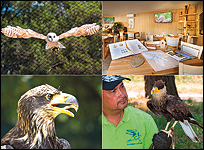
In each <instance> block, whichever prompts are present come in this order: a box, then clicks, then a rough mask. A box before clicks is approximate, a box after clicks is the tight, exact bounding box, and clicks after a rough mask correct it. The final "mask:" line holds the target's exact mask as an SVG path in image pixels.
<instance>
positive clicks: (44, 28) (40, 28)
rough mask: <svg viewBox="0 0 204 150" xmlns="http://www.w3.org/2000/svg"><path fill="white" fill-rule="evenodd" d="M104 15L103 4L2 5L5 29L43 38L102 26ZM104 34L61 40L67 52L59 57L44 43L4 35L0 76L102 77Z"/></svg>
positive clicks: (37, 3) (63, 50) (42, 2)
mask: <svg viewBox="0 0 204 150" xmlns="http://www.w3.org/2000/svg"><path fill="white" fill-rule="evenodd" d="M101 15H102V3H101V1H1V27H2V28H4V27H6V26H8V25H10V26H13V27H16V26H20V27H22V28H24V29H31V30H33V31H35V32H37V33H41V34H43V35H47V34H48V33H49V32H55V33H56V34H57V35H60V34H62V33H64V32H66V31H68V30H70V29H71V28H74V27H80V26H81V25H84V24H92V23H96V24H97V25H100V26H102V16H101ZM101 32H102V31H101V30H100V32H99V33H96V34H94V35H91V36H81V37H74V36H71V37H68V38H65V39H61V40H60V41H59V42H60V43H62V45H64V46H65V47H66V49H60V51H59V54H58V55H56V54H55V53H52V50H51V49H48V50H46V49H45V45H46V41H45V40H41V39H36V38H29V39H23V38H19V39H15V38H9V37H7V36H5V35H3V34H1V74H4V75H5V74H10V75H19V74H20V75H30V74H31V75H50V74H52V75H53V74H54V75H56V74H59V75H67V74H69V75H70V74H71V75H73V74H74V75H79V74H80V75H81V74H83V75H101V70H102V65H101V64H102V63H101V62H102V54H101V49H102V36H101Z"/></svg>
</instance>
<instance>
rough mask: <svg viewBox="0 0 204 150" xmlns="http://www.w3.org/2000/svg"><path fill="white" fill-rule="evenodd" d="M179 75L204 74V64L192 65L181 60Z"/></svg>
mask: <svg viewBox="0 0 204 150" xmlns="http://www.w3.org/2000/svg"><path fill="white" fill-rule="evenodd" d="M179 75H203V66H191V65H186V64H183V63H182V62H179Z"/></svg>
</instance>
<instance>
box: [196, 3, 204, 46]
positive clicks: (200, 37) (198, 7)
mask: <svg viewBox="0 0 204 150" xmlns="http://www.w3.org/2000/svg"><path fill="white" fill-rule="evenodd" d="M202 12H203V1H201V2H200V3H198V5H196V13H198V17H199V15H200V13H202ZM199 26H200V24H199V23H198V29H199ZM197 35H198V40H197V43H196V45H200V46H203V35H200V34H199V30H197Z"/></svg>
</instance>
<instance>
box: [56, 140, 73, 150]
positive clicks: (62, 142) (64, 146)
mask: <svg viewBox="0 0 204 150" xmlns="http://www.w3.org/2000/svg"><path fill="white" fill-rule="evenodd" d="M59 142H60V147H61V149H72V148H71V145H70V144H69V142H68V141H67V140H65V139H63V138H61V139H59Z"/></svg>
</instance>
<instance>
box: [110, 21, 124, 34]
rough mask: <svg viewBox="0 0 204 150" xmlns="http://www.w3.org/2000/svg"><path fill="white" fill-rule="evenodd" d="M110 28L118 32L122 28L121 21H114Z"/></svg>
mask: <svg viewBox="0 0 204 150" xmlns="http://www.w3.org/2000/svg"><path fill="white" fill-rule="evenodd" d="M111 28H112V29H113V30H114V33H119V31H121V30H122V29H123V25H122V22H114V24H113V26H112V27H111Z"/></svg>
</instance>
